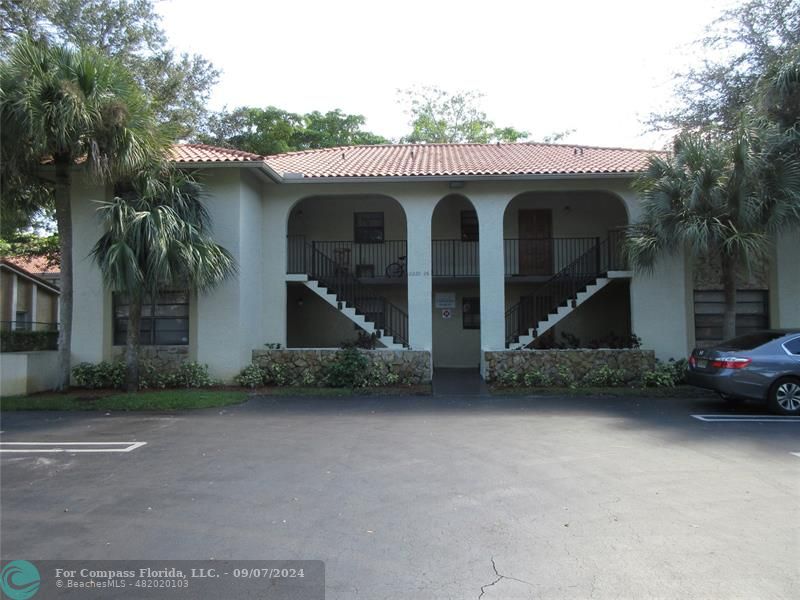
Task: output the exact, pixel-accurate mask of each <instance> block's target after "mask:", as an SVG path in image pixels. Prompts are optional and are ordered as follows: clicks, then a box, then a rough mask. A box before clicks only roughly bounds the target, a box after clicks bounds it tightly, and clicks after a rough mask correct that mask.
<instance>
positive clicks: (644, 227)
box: [626, 122, 800, 339]
mask: <svg viewBox="0 0 800 600" xmlns="http://www.w3.org/2000/svg"><path fill="white" fill-rule="evenodd" d="M785 136H786V131H785V130H783V129H781V128H780V127H778V126H776V125H774V124H769V123H763V122H762V123H760V124H759V125H758V126H750V127H748V126H746V125H743V126H742V127H741V128H740V129H739V130H738V131H736V132H734V133H733V134H730V135H714V134H709V133H705V134H702V133H690V134H682V135H679V136H678V137H677V138H676V140H675V145H674V151H673V152H672V153H671V154H670V155H668V156H657V157H654V158H651V160H650V164H649V167H648V169H647V171H646V172H645V173H644V174H643V175H642V176H641V177H640V178H639V179H638V180H637V182H636V184H635V185H636V189H637V190H638V191H639V192H640V194H641V195H642V211H643V213H642V218H641V219H640V221H639V222H637V223H634V224H633V225H631V226H630V227H629V228H628V237H627V246H626V250H627V255H628V258H629V259H630V261H631V264H632V265H633V267H634V268H635V269H637V270H645V271H647V270H652V268H653V266H654V265H655V263H656V261H657V260H658V258H659V257H660V256H661V255H663V254H676V253H678V252H680V251H682V250H684V249H685V250H688V251H689V254H690V255H691V256H693V257H695V258H696V257H713V258H717V259H719V261H720V265H721V275H722V285H723V289H724V295H725V308H724V314H723V336H724V337H725V338H726V339H727V338H730V337H733V336H735V334H736V288H737V282H738V280H739V276H740V274H741V273H742V271H743V270H749V269H750V266H751V264H752V262H753V261H754V260H755V259H759V258H762V259H763V258H766V256H767V255H768V253H769V250H770V247H771V243H772V237H773V235H774V234H776V233H778V232H779V231H781V230H783V229H787V228H790V227H798V226H800V164H798V161H797V160H795V159H793V158H792V156H791V154H788V153H785V152H782V151H779V150H776V149H779V148H781V147H783V146H785Z"/></svg>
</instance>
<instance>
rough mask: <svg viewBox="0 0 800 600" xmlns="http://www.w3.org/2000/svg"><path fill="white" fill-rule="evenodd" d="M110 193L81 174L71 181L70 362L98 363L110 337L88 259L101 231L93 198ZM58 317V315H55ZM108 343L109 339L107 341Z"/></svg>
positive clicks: (99, 284)
mask: <svg viewBox="0 0 800 600" xmlns="http://www.w3.org/2000/svg"><path fill="white" fill-rule="evenodd" d="M109 196H110V194H109V193H108V191H107V190H106V187H105V186H104V185H98V184H96V183H93V182H91V181H90V180H89V179H88V177H87V176H85V175H83V174H77V173H76V174H75V175H74V177H73V180H72V240H73V242H72V243H73V248H72V278H73V304H72V364H73V366H74V365H77V364H78V363H80V362H92V363H96V362H100V361H102V360H104V359H107V358H110V356H106V352H105V349H106V342H107V341H108V340H110V336H111V326H112V324H111V304H110V302H108V303H107V300H108V294H107V293H106V290H105V285H104V284H103V278H102V275H101V274H100V269H98V268H97V265H96V264H95V263H94V261H93V260H92V258H91V256H90V254H91V251H92V247H93V246H94V244H95V243H96V242H97V240H99V239H100V236H101V235H102V233H103V231H102V228H101V223H100V219H99V217H98V215H97V204H96V203H95V202H94V201H97V200H106V199H108V198H109ZM59 317H60V314H59ZM109 343H110V342H109Z"/></svg>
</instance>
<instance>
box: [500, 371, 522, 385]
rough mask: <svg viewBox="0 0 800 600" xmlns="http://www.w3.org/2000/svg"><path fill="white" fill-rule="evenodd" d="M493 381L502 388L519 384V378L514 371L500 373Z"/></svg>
mask: <svg viewBox="0 0 800 600" xmlns="http://www.w3.org/2000/svg"><path fill="white" fill-rule="evenodd" d="M495 379H496V381H497V383H498V385H501V386H503V387H515V386H516V385H517V384H518V383H519V377H518V376H517V374H516V373H515V372H514V371H501V372H500V373H498V374H497V376H496V378H495Z"/></svg>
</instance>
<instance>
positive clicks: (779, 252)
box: [769, 231, 800, 329]
mask: <svg viewBox="0 0 800 600" xmlns="http://www.w3.org/2000/svg"><path fill="white" fill-rule="evenodd" d="M799 252H800V231H787V232H783V233H781V234H779V235H778V236H777V239H776V240H775V246H774V250H773V253H772V260H771V262H770V270H769V272H770V282H769V298H770V324H771V326H772V327H776V328H777V327H780V328H784V329H786V328H797V327H800V262H798V260H797V257H798V253H799Z"/></svg>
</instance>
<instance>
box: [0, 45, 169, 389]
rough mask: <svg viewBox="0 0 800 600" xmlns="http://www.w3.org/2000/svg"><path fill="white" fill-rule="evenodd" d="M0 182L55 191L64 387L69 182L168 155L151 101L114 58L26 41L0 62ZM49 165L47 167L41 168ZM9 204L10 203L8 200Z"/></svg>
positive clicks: (100, 177)
mask: <svg viewBox="0 0 800 600" xmlns="http://www.w3.org/2000/svg"><path fill="white" fill-rule="evenodd" d="M0 128H2V132H3V135H2V138H0V140H1V142H0V161H1V162H2V165H1V166H0V169H1V170H0V177H1V178H2V180H3V187H4V190H5V189H7V188H6V185H5V182H6V181H10V182H17V183H20V186H19V187H20V188H22V189H28V188H29V187H31V186H41V187H44V188H47V189H49V190H50V191H51V192H52V198H53V200H54V205H55V216H56V222H57V225H58V234H59V246H60V249H59V250H60V258H61V296H60V300H59V302H60V314H61V327H60V330H59V367H60V377H61V379H60V386H61V387H64V386H67V385H68V384H69V377H70V349H71V344H72V298H73V289H72V259H73V256H72V209H71V188H72V178H73V174H74V173H75V171H76V170H78V169H81V170H85V171H87V172H88V173H89V174H90V175H91V176H92V177H93V178H95V179H96V180H97V181H106V182H108V181H114V180H115V179H117V178H119V177H123V176H128V175H130V174H132V173H135V172H136V171H138V170H139V169H141V168H142V166H143V165H145V164H148V163H149V162H151V161H153V160H156V159H160V157H161V156H163V152H164V148H165V141H164V140H163V139H162V138H161V137H160V135H159V131H158V129H157V126H156V122H155V120H154V118H153V114H152V111H151V110H150V107H149V104H148V102H147V99H146V97H145V96H144V95H143V94H142V92H141V91H140V89H139V88H138V86H137V85H136V84H135V82H134V81H133V80H132V79H131V77H130V76H129V75H128V73H127V72H126V71H125V69H124V68H122V67H121V66H120V65H119V64H118V63H117V62H116V61H113V60H110V59H108V58H106V57H104V56H102V55H100V54H98V53H97V52H95V51H92V50H87V49H82V50H78V49H72V48H64V47H52V46H50V45H48V44H47V43H45V42H34V41H31V40H30V39H27V38H25V39H22V40H20V42H19V43H18V44H17V45H16V46H15V47H14V49H13V50H12V51H11V53H10V55H9V56H8V58H7V59H5V60H3V61H2V63H0ZM43 161H47V162H48V164H43ZM4 202H5V199H4Z"/></svg>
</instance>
